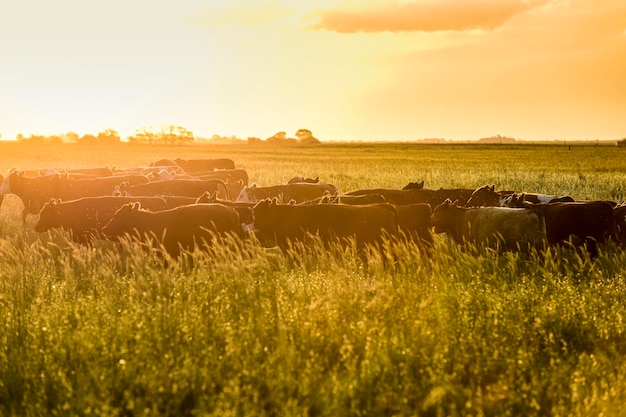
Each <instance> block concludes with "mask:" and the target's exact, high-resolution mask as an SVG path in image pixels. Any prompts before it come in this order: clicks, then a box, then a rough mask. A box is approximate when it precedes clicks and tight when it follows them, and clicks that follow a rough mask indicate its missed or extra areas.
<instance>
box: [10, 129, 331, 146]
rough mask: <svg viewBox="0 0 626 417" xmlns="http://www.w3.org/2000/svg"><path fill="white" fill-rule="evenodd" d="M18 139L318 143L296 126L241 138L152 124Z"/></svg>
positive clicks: (51, 141)
mask: <svg viewBox="0 0 626 417" xmlns="http://www.w3.org/2000/svg"><path fill="white" fill-rule="evenodd" d="M15 139H16V140H17V141H19V142H28V143H46V144H61V143H79V144H86V145H110V144H117V143H122V142H127V143H133V144H141V145H185V144H191V143H215V144H238V143H248V144H263V143H267V144H274V145H298V144H303V145H311V144H317V143H320V141H319V139H317V138H316V137H315V136H313V133H312V132H311V131H310V130H308V129H298V130H297V131H296V133H295V136H294V137H289V136H288V135H287V133H286V132H284V131H280V132H277V133H275V134H274V135H272V136H270V137H268V138H266V139H261V138H258V137H248V138H247V139H241V138H238V137H237V136H234V135H233V136H220V135H213V136H212V137H211V138H202V137H197V136H195V135H194V134H193V132H192V131H190V130H188V129H186V128H184V127H182V126H161V128H160V129H158V130H155V129H154V128H152V127H142V128H140V129H137V130H136V131H135V134H134V135H132V136H128V137H126V138H125V139H124V140H122V138H121V137H120V135H119V133H118V132H117V131H116V130H114V129H105V130H103V131H101V132H98V134H96V135H93V134H85V135H82V136H80V135H79V134H78V133H76V132H68V133H64V134H60V135H49V136H46V135H34V134H31V135H30V136H24V135H22V134H18V135H17V137H16V138H15Z"/></svg>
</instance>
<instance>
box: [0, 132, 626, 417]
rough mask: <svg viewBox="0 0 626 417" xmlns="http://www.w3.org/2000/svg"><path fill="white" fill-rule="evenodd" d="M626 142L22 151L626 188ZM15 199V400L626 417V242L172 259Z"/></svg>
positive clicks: (358, 184) (606, 193) (329, 173)
mask: <svg viewBox="0 0 626 417" xmlns="http://www.w3.org/2000/svg"><path fill="white" fill-rule="evenodd" d="M625 152H626V149H624V148H617V147H609V146H570V147H568V146H556V145H550V146H548V145H511V146H509V145H493V146H487V145H412V144H404V143H403V144H384V145H383V144H320V145H316V146H293V147H282V148H279V147H272V146H267V145H255V146H252V145H204V146H200V145H189V146H181V147H156V146H155V147H147V146H143V147H142V146H131V145H125V144H121V145H117V146H111V147H94V146H91V147H88V146H82V147H81V146H78V145H44V146H33V145H29V144H23V143H3V142H0V173H2V174H6V172H7V171H8V170H9V169H10V168H13V167H15V168H18V169H36V168H46V167H58V168H81V167H98V166H109V167H112V166H117V167H120V168H125V167H131V166H142V165H148V164H149V163H150V162H152V161H154V160H158V159H160V158H168V157H171V158H175V157H181V158H222V157H227V158H232V159H233V160H234V161H235V163H236V165H237V167H238V168H243V169H246V170H247V171H248V173H249V175H250V179H251V181H256V182H258V183H259V184H261V185H269V184H276V183H284V182H286V181H287V180H288V179H289V178H291V177H293V176H295V175H304V176H312V177H315V176H319V177H320V179H321V180H322V181H325V182H329V183H332V184H334V185H336V186H337V187H338V189H339V190H340V191H350V190H354V189H357V188H376V187H386V188H401V187H402V186H404V185H406V184H407V183H408V182H412V181H421V180H424V181H425V187H427V188H440V187H445V188H455V187H468V188H474V187H479V186H482V185H485V184H495V185H496V188H498V189H507V190H516V191H532V192H542V193H547V194H569V195H571V196H574V197H575V198H577V199H608V200H613V201H617V202H621V201H623V200H626V157H625V156H626V154H625ZM20 204H21V203H20V202H19V201H18V200H17V198H15V196H12V195H9V196H7V197H6V198H5V201H4V203H3V205H2V209H1V211H0V315H1V317H2V318H3V321H2V323H0V414H2V415H16V416H17V415H20V416H28V415H30V416H39V415H88V414H91V415H107V416H109V415H120V416H127V415H128V416H129V415H175V416H184V415H206V416H209V415H215V416H228V415H233V416H234V415H289V416H292V415H293V416H339V415H365V414H367V415H424V416H440V415H450V416H456V415H458V416H461V415H463V416H465V415H474V416H506V415H525V416H543V415H572V416H589V415H605V416H618V415H621V414H622V412H623V403H624V401H625V400H626V325H625V323H624V321H625V319H626V318H625V315H626V309H625V307H624V306H625V305H626V285H625V284H626V282H625V277H624V275H625V273H624V272H625V265H626V252H625V251H623V250H622V249H620V248H618V247H615V246H613V245H606V246H603V247H601V251H600V255H599V256H598V257H597V258H596V259H589V257H587V256H586V255H585V254H584V253H582V254H581V253H579V252H575V251H572V250H569V249H567V248H551V249H549V250H547V251H545V252H541V253H530V254H520V253H514V252H513V253H496V252H493V251H484V250H483V251H480V250H473V249H471V248H470V249H466V250H463V249H460V248H458V247H457V246H456V245H454V244H452V243H450V242H449V241H448V240H447V239H445V238H444V237H443V236H439V237H438V239H437V241H436V243H435V249H434V251H433V253H432V254H431V255H430V256H428V255H426V254H425V253H423V252H422V251H421V250H420V249H419V248H418V247H417V246H415V245H412V244H398V245H395V246H393V247H391V246H390V247H389V248H388V252H389V253H388V255H390V256H391V255H393V256H392V257H393V259H394V262H393V263H391V264H390V263H389V262H385V259H382V257H380V258H373V259H372V260H371V262H370V263H369V264H368V266H367V267H364V266H363V264H362V263H361V262H360V260H359V258H358V257H357V256H356V255H355V254H354V253H353V252H351V251H349V250H340V249H338V250H336V251H328V250H326V249H324V248H322V247H317V246H312V247H296V248H294V251H297V253H298V256H297V257H296V259H293V257H292V258H287V257H285V256H283V255H282V254H281V253H280V252H279V251H277V250H274V249H265V248H262V247H260V246H259V245H256V244H254V242H239V241H232V242H230V243H228V244H225V245H224V246H223V247H220V248H217V249H215V250H213V251H211V252H210V253H209V254H205V253H193V254H191V260H192V262H185V263H180V264H165V263H163V262H162V261H160V259H159V258H158V257H155V256H150V255H148V254H146V253H145V252H143V251H142V250H141V248H139V247H138V246H137V245H136V244H134V243H131V242H124V243H122V244H119V245H118V244H114V243H112V242H104V241H100V242H98V243H97V244H96V245H95V246H94V247H93V248H87V247H82V246H78V245H76V244H74V243H72V242H71V241H70V240H69V239H68V236H67V235H66V234H65V233H64V232H62V231H56V230H55V231H52V232H47V233H42V234H39V233H37V232H35V231H34V230H33V222H34V219H33V218H32V217H29V218H28V219H27V223H26V224H25V225H24V224H22V221H21V208H22V207H21V205H20Z"/></svg>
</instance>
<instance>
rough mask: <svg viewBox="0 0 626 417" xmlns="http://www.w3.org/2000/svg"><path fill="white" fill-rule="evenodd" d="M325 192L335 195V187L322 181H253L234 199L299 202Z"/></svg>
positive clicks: (322, 194) (312, 198)
mask: <svg viewBox="0 0 626 417" xmlns="http://www.w3.org/2000/svg"><path fill="white" fill-rule="evenodd" d="M327 194H329V195H336V194H337V187H335V186H334V185H331V184H324V183H319V184H309V183H296V184H280V185H270V186H266V187H258V186H257V185H256V183H254V184H252V185H250V186H248V187H243V189H242V190H241V192H240V193H239V195H238V196H237V199H236V201H243V202H257V201H260V200H264V199H267V198H279V199H281V201H282V202H284V203H288V202H290V201H292V200H293V201H294V202H295V203H297V204H299V203H304V202H305V201H310V200H314V199H316V198H319V197H323V196H325V195H327Z"/></svg>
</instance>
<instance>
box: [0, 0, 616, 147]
mask: <svg viewBox="0 0 626 417" xmlns="http://www.w3.org/2000/svg"><path fill="white" fill-rule="evenodd" d="M162 125H166V126H170V125H173V126H182V127H185V128H186V129H188V130H190V131H192V132H193V133H194V134H195V135H196V136H199V137H208V138H210V137H212V136H213V135H220V136H233V135H234V136H237V137H239V138H242V139H246V138H248V137H258V138H261V139H265V138H267V137H270V136H272V135H274V134H275V133H277V132H280V131H284V132H286V133H287V135H288V136H291V137H293V136H294V135H295V132H296V131H297V130H298V129H308V130H310V131H311V132H312V133H313V135H314V136H315V137H317V138H318V139H320V140H321V141H341V140H346V141H412V140H419V139H428V138H441V139H448V140H474V139H479V138H483V137H490V136H494V135H503V136H509V137H514V138H516V139H522V140H566V139H567V140H597V139H600V140H605V139H611V140H612V139H622V138H626V1H624V0H317V1H312V0H184V1H180V0H152V1H150V2H146V1H143V0H141V1H140V0H106V1H101V0H55V1H48V0H3V1H2V3H1V4H0V134H1V135H2V139H13V138H15V137H16V136H17V135H18V134H22V135H24V136H27V137H28V136H30V135H31V134H36V135H55V134H63V133H67V132H70V131H72V132H76V133H78V134H79V135H83V134H97V133H98V132H100V131H103V130H105V129H114V130H117V131H118V132H119V133H120V135H121V136H122V137H126V136H130V135H133V134H134V133H135V132H136V130H137V129H140V128H142V127H144V126H152V127H159V126H162Z"/></svg>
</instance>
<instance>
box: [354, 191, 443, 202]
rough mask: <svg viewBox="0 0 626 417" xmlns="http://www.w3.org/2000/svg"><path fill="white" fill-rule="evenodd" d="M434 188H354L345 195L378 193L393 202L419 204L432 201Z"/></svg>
mask: <svg viewBox="0 0 626 417" xmlns="http://www.w3.org/2000/svg"><path fill="white" fill-rule="evenodd" d="M434 193H435V192H434V191H433V190H426V189H421V188H417V189H414V188H413V189H407V190H397V189H394V188H370V189H363V190H354V191H350V192H347V193H344V194H345V195H366V194H378V195H382V196H383V197H384V198H385V201H387V202H388V203H391V204H395V205H400V204H417V203H430V201H431V199H432V198H433V196H434Z"/></svg>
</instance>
